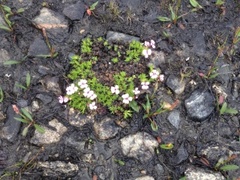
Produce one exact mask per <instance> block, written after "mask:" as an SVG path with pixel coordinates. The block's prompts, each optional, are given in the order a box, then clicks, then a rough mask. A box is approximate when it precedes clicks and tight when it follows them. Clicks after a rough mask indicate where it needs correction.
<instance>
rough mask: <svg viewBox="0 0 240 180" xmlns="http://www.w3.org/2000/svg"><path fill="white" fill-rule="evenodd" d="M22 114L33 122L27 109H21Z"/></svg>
mask: <svg viewBox="0 0 240 180" xmlns="http://www.w3.org/2000/svg"><path fill="white" fill-rule="evenodd" d="M21 111H22V113H23V114H24V115H25V116H26V117H27V118H28V119H29V120H31V121H33V118H32V115H31V114H30V113H29V112H28V111H27V109H25V108H21Z"/></svg>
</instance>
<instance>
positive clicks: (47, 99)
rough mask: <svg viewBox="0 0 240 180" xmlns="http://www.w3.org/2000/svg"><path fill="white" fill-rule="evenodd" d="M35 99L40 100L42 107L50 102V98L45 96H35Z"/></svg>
mask: <svg viewBox="0 0 240 180" xmlns="http://www.w3.org/2000/svg"><path fill="white" fill-rule="evenodd" d="M36 98H38V99H40V100H41V101H42V102H43V104H44V105H46V104H48V103H50V102H52V97H51V96H48V95H45V94H37V95H36Z"/></svg>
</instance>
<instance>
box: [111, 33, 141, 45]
mask: <svg viewBox="0 0 240 180" xmlns="http://www.w3.org/2000/svg"><path fill="white" fill-rule="evenodd" d="M107 40H108V41H109V42H111V41H123V42H125V43H128V42H131V41H133V40H135V41H139V40H140V39H139V38H138V37H135V36H130V35H127V34H123V33H119V32H114V31H108V32H107Z"/></svg>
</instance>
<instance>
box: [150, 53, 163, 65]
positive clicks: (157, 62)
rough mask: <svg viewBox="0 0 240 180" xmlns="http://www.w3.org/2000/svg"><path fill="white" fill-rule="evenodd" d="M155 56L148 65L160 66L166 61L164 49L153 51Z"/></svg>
mask: <svg viewBox="0 0 240 180" xmlns="http://www.w3.org/2000/svg"><path fill="white" fill-rule="evenodd" d="M153 54H154V56H153V57H151V58H150V62H149V63H148V66H150V65H153V67H154V68H159V66H160V65H161V64H163V63H165V54H164V52H163V51H153Z"/></svg>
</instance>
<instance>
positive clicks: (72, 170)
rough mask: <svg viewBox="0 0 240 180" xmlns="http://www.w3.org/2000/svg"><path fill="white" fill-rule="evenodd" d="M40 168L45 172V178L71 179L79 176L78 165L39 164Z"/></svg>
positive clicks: (62, 163) (63, 163)
mask: <svg viewBox="0 0 240 180" xmlns="http://www.w3.org/2000/svg"><path fill="white" fill-rule="evenodd" d="M37 166H38V168H40V169H42V170H43V175H44V176H50V177H61V178H62V177H69V176H74V175H76V174H77V172H78V170H79V168H78V165H76V164H72V163H70V162H68V163H66V162H63V161H54V162H38V164H37Z"/></svg>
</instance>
